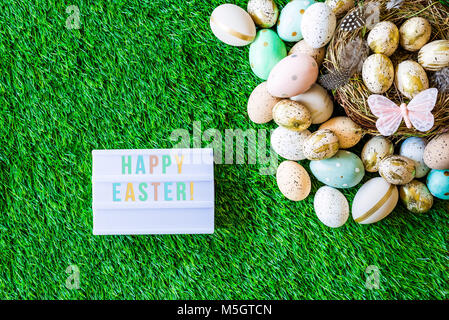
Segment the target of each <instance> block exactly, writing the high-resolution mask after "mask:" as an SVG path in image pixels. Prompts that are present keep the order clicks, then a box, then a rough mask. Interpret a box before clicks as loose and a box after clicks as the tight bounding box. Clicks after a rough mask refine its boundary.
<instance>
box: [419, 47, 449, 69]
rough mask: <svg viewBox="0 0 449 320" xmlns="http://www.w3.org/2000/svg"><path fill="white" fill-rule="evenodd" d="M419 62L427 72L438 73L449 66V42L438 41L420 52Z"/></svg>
mask: <svg viewBox="0 0 449 320" xmlns="http://www.w3.org/2000/svg"><path fill="white" fill-rule="evenodd" d="M418 62H419V64H420V65H421V66H422V67H423V68H424V69H426V70H429V71H438V70H441V69H443V68H445V67H448V66H449V40H436V41H433V42H431V43H428V44H426V45H425V46H424V47H422V48H421V50H419V53H418Z"/></svg>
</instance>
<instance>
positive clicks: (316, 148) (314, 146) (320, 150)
mask: <svg viewBox="0 0 449 320" xmlns="http://www.w3.org/2000/svg"><path fill="white" fill-rule="evenodd" d="M338 149H339V143H338V137H337V135H336V134H335V133H333V132H332V131H330V130H329V129H323V130H318V131H315V132H314V133H312V134H311V135H310V136H309V137H308V138H307V139H306V140H305V141H304V145H303V153H304V156H305V157H306V158H307V159H309V160H323V159H328V158H331V157H333V156H334V155H335V154H336V153H337V152H338Z"/></svg>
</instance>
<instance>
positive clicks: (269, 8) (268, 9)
mask: <svg viewBox="0 0 449 320" xmlns="http://www.w3.org/2000/svg"><path fill="white" fill-rule="evenodd" d="M246 11H248V13H249V15H250V16H251V18H252V19H253V21H254V23H255V24H256V25H257V26H258V27H261V28H271V27H272V26H274V25H275V24H276V21H277V19H278V16H279V9H278V7H277V6H276V3H275V2H274V1H273V0H249V1H248V6H247V7H246Z"/></svg>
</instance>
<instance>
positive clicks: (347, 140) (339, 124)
mask: <svg viewBox="0 0 449 320" xmlns="http://www.w3.org/2000/svg"><path fill="white" fill-rule="evenodd" d="M321 129H329V130H331V131H332V132H333V133H335V134H336V135H337V137H338V141H339V143H340V148H341V149H347V148H351V147H353V146H355V145H356V144H357V143H359V141H360V139H362V136H363V132H362V128H360V126H359V125H358V124H356V123H355V122H354V121H352V120H351V119H349V118H348V117H335V118H332V119H330V120H328V121H326V122H325V123H323V124H322V125H321V126H320V130H321Z"/></svg>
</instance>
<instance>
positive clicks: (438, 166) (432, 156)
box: [423, 133, 449, 170]
mask: <svg viewBox="0 0 449 320" xmlns="http://www.w3.org/2000/svg"><path fill="white" fill-rule="evenodd" d="M423 159H424V163H425V164H426V165H427V166H428V167H429V168H431V169H435V170H448V169H449V133H443V134H441V135H439V136H436V137H435V138H433V139H432V140H430V142H429V143H428V144H427V146H426V148H425V149H424V155H423Z"/></svg>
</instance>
